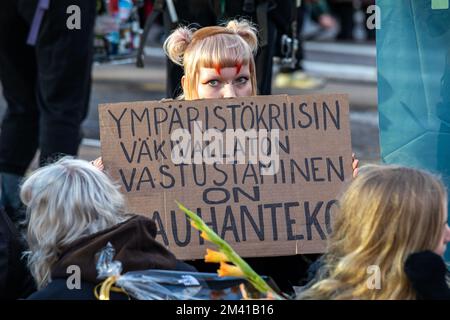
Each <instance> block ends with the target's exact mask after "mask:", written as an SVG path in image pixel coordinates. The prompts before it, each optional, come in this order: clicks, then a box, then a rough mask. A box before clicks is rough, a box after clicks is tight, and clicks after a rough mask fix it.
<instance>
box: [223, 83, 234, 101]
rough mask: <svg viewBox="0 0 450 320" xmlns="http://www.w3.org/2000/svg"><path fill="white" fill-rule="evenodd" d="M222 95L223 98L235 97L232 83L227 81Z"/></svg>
mask: <svg viewBox="0 0 450 320" xmlns="http://www.w3.org/2000/svg"><path fill="white" fill-rule="evenodd" d="M223 97H224V98H235V97H236V91H235V89H234V86H233V84H231V83H227V84H226V85H225V86H224V87H223Z"/></svg>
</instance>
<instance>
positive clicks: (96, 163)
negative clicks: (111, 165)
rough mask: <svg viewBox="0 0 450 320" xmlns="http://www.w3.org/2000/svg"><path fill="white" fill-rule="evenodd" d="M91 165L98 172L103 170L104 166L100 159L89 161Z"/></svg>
mask: <svg viewBox="0 0 450 320" xmlns="http://www.w3.org/2000/svg"><path fill="white" fill-rule="evenodd" d="M91 164H92V165H93V166H94V167H96V168H97V169H98V170H100V171H103V170H105V166H104V165H103V160H102V157H98V158H97V159H95V160H93V161H91Z"/></svg>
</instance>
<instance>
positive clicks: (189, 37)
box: [164, 20, 258, 100]
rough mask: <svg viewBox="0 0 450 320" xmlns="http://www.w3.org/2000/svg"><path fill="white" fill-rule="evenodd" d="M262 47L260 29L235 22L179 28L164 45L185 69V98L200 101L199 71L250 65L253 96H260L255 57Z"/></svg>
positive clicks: (166, 50)
mask: <svg viewBox="0 0 450 320" xmlns="http://www.w3.org/2000/svg"><path fill="white" fill-rule="evenodd" d="M257 48H258V38H257V32H256V28H255V27H254V26H253V25H252V24H251V23H250V22H248V21H246V20H231V21H229V22H228V23H227V24H226V25H225V26H211V27H204V28H201V29H198V30H197V29H195V28H189V27H179V28H177V29H175V30H174V31H173V32H172V34H171V35H170V36H169V37H168V38H167V39H166V41H165V42H164V50H165V52H166V54H167V56H168V57H169V59H170V60H172V61H173V62H174V63H176V64H178V65H180V66H182V67H183V68H184V73H185V76H186V87H185V90H184V91H185V92H184V98H185V99H186V100H192V99H197V98H198V95H197V93H196V83H197V81H198V70H199V69H200V68H201V67H206V68H217V67H220V68H226V67H235V66H236V65H240V64H241V65H245V64H249V65H250V73H251V81H252V86H253V93H252V94H253V95H256V88H257V83H256V70H255V62H254V58H253V55H254V54H255V53H256V50H257Z"/></svg>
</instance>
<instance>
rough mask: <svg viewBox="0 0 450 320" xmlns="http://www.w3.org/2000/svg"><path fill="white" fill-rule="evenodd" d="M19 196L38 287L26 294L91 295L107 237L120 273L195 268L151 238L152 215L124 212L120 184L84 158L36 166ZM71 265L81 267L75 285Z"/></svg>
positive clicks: (36, 296)
mask: <svg viewBox="0 0 450 320" xmlns="http://www.w3.org/2000/svg"><path fill="white" fill-rule="evenodd" d="M20 196H21V199H22V201H23V203H24V204H25V205H26V206H27V221H28V230H27V241H28V245H29V252H28V253H27V254H28V266H29V268H30V271H31V274H32V275H33V277H34V279H35V281H36V285H37V287H38V290H39V291H37V292H35V293H33V294H32V295H31V296H30V297H29V299H94V298H95V296H94V288H95V286H96V285H97V284H98V283H100V282H101V281H100V280H97V272H96V265H95V264H96V262H95V255H96V253H98V252H99V251H100V250H101V249H102V248H104V247H105V246H106V245H107V244H108V243H109V242H110V243H111V244H112V245H113V247H114V248H115V250H116V256H115V257H114V258H115V260H118V261H120V262H121V263H122V266H123V270H122V272H123V273H126V272H129V271H137V270H146V269H166V270H186V271H195V269H194V268H192V267H190V266H189V265H187V264H185V263H182V262H180V261H178V260H177V259H176V258H175V256H174V255H173V254H172V253H171V252H169V251H168V250H167V249H166V248H165V247H164V246H163V245H161V244H160V243H158V242H157V241H156V240H155V236H156V232H157V230H156V224H155V223H154V222H153V221H152V220H150V219H148V218H146V217H142V216H137V215H130V214H126V211H125V200H124V197H123V195H122V194H121V193H120V191H119V187H118V186H116V185H115V184H114V183H113V182H112V181H111V180H110V179H109V177H108V176H107V175H106V174H105V173H104V172H102V171H100V170H97V169H96V168H95V167H94V166H92V165H91V164H89V162H87V161H83V160H75V159H69V158H63V159H61V160H59V161H58V162H56V163H54V164H51V165H48V166H46V167H43V168H40V169H38V170H36V171H35V172H34V173H32V174H31V176H30V177H28V179H26V181H25V182H24V184H23V186H22V188H21V193H20ZM73 266H77V267H79V270H80V275H81V286H80V289H78V290H77V289H72V290H70V289H69V288H68V287H67V284H66V281H67V278H68V277H69V276H70V275H71V274H72V273H73V272H72V273H71V272H69V270H71V268H73ZM112 298H113V299H114V298H117V299H121V298H122V299H123V298H126V296H124V295H120V294H116V295H114V294H113V295H112Z"/></svg>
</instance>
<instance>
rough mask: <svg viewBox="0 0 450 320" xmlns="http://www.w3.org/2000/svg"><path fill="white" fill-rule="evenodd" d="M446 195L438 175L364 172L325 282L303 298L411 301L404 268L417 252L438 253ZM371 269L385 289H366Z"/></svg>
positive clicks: (344, 208)
mask: <svg viewBox="0 0 450 320" xmlns="http://www.w3.org/2000/svg"><path fill="white" fill-rule="evenodd" d="M446 201H447V195H446V191H445V188H444V186H443V184H442V182H441V181H440V180H439V179H438V178H437V177H434V176H433V175H431V174H429V173H427V172H424V171H421V170H416V169H412V168H406V167H398V166H370V167H366V168H362V170H361V172H360V174H359V175H358V177H357V178H356V179H354V181H353V182H352V183H351V184H350V186H349V187H348V189H347V190H346V191H345V193H344V194H343V195H342V197H341V199H340V202H339V212H338V213H337V215H336V218H335V222H334V226H333V233H332V235H331V238H330V239H329V246H328V250H327V253H326V255H325V260H324V261H325V268H324V270H323V272H322V274H321V279H320V280H319V281H318V282H317V283H316V284H315V285H314V286H313V287H311V289H310V290H309V291H306V292H305V293H304V294H303V295H301V297H304V298H318V299H321V298H331V299H335V298H337V299H339V298H344V299H350V298H361V299H408V298H414V297H415V293H414V291H413V289H412V287H411V284H410V283H409V281H408V279H407V277H406V275H405V273H404V271H403V266H404V262H405V260H406V259H407V257H408V256H409V255H410V254H411V253H414V252H418V251H423V250H433V249H435V248H436V247H437V245H438V243H439V240H440V236H441V230H442V225H443V223H444V221H445V215H446ZM370 266H376V267H377V268H379V270H380V272H381V274H380V276H381V289H379V290H376V289H373V290H371V289H370V288H368V286H367V279H368V277H369V276H370V275H369V274H368V273H367V272H368V271H367V270H368V268H369V267H370Z"/></svg>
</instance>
